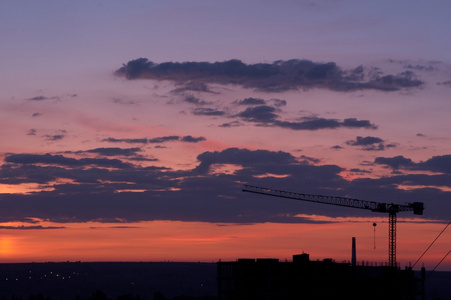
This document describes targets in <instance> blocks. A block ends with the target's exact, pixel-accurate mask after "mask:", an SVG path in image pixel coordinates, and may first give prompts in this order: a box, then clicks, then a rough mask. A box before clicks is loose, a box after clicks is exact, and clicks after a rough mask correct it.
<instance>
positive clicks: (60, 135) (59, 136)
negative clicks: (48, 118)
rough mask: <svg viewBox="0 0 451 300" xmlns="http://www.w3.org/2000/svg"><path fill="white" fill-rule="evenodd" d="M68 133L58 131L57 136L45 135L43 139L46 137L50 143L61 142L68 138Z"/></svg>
mask: <svg viewBox="0 0 451 300" xmlns="http://www.w3.org/2000/svg"><path fill="white" fill-rule="evenodd" d="M66 133H67V132H66V130H58V131H57V133H56V134H53V135H50V134H45V135H43V136H42V137H44V138H45V139H46V140H48V141H59V140H62V139H63V138H65V137H66Z"/></svg>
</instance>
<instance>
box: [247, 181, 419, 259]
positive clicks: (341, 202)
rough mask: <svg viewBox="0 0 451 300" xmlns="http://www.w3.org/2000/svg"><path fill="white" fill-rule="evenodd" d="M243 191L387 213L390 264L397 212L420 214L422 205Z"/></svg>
mask: <svg viewBox="0 0 451 300" xmlns="http://www.w3.org/2000/svg"><path fill="white" fill-rule="evenodd" d="M243 192H250V193H255V194H261V195H267V196H274V197H281V198H287V199H294V200H301V201H308V202H315V203H323V204H330V205H337V206H344V207H351V208H360V209H366V210H371V211H373V212H382V213H388V223H389V226H388V227H389V228H388V231H389V235H388V236H389V238H388V257H389V258H388V263H389V265H390V266H392V267H395V266H396V215H397V213H398V212H403V211H413V213H414V214H416V215H422V214H423V210H424V205H423V203H422V202H413V203H409V204H406V205H400V204H394V203H382V202H375V201H365V200H359V199H352V198H345V197H338V196H324V195H312V194H303V193H294V192H287V191H282V190H275V189H271V188H265V187H258V186H253V185H247V184H246V185H244V188H243Z"/></svg>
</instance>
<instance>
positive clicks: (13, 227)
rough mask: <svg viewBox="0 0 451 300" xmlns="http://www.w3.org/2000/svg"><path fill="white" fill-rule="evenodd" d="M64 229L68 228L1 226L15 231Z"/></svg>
mask: <svg viewBox="0 0 451 300" xmlns="http://www.w3.org/2000/svg"><path fill="white" fill-rule="evenodd" d="M62 228H66V227H64V226H45V227H44V226H41V225H36V226H23V225H22V226H0V229H8V230H11V229H15V230H36V229H62Z"/></svg>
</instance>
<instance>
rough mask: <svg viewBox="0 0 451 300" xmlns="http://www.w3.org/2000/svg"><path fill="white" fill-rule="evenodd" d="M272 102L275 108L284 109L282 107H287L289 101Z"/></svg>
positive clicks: (277, 100) (278, 100)
mask: <svg viewBox="0 0 451 300" xmlns="http://www.w3.org/2000/svg"><path fill="white" fill-rule="evenodd" d="M271 101H272V102H274V106H275V107H282V106H286V105H287V101H286V100H282V99H271Z"/></svg>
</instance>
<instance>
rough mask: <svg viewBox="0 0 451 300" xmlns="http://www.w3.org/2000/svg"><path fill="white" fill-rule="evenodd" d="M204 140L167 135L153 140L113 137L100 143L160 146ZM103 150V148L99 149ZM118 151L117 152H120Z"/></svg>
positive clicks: (201, 139) (201, 138) (202, 138)
mask: <svg viewBox="0 0 451 300" xmlns="http://www.w3.org/2000/svg"><path fill="white" fill-rule="evenodd" d="M205 140H206V138H204V137H196V138H194V137H192V136H190V135H187V136H182V137H181V136H178V135H169V136H160V137H155V138H139V139H117V138H113V137H109V138H106V139H103V140H102V142H110V143H128V144H162V143H166V142H174V141H181V142H189V143H193V142H201V141H205ZM100 149H105V148H100ZM106 149H120V148H106ZM130 149H139V148H130ZM121 150H124V151H132V150H129V149H121ZM121 150H118V151H121Z"/></svg>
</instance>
